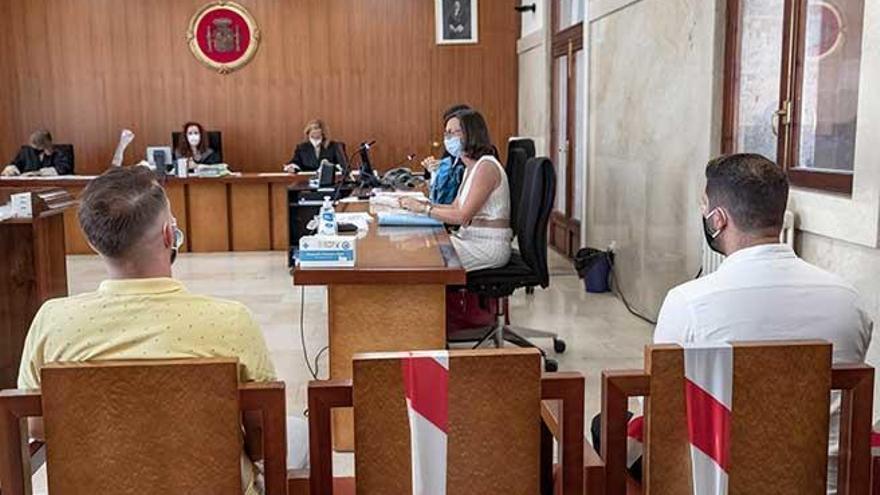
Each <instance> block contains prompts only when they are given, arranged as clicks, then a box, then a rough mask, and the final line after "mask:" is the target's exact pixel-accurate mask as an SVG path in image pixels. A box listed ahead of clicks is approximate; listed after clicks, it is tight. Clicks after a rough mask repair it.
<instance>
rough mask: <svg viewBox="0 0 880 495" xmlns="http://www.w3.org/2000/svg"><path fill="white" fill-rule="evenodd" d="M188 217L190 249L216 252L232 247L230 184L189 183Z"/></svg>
mask: <svg viewBox="0 0 880 495" xmlns="http://www.w3.org/2000/svg"><path fill="white" fill-rule="evenodd" d="M186 187H187V189H188V190H189V195H188V197H189V203H188V204H187V208H186V218H187V222H188V225H189V232H190V243H189V249H190V251H193V252H196V253H205V252H208V253H212V252H217V251H228V250H229V214H228V210H227V208H228V207H229V203H228V201H227V199H228V198H227V192H226V184H223V183H196V184H188V185H187V186H186Z"/></svg>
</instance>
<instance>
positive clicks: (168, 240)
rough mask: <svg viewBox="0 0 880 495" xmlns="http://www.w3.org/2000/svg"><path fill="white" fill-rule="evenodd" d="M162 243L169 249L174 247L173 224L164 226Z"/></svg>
mask: <svg viewBox="0 0 880 495" xmlns="http://www.w3.org/2000/svg"><path fill="white" fill-rule="evenodd" d="M162 243H163V244H164V245H165V247H166V248H168V249H171V247H172V246H174V228H173V227H172V226H171V222H165V224H164V225H162Z"/></svg>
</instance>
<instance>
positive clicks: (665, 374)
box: [602, 341, 873, 495]
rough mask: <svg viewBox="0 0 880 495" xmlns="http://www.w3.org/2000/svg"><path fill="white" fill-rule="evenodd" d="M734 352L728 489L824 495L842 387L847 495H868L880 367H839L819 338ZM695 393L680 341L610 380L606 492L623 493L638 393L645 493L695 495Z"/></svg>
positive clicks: (842, 475)
mask: <svg viewBox="0 0 880 495" xmlns="http://www.w3.org/2000/svg"><path fill="white" fill-rule="evenodd" d="M730 356H731V357H732V367H731V368H732V375H731V378H730V379H731V382H730V383H731V384H732V386H731V390H732V397H731V403H730V408H729V412H728V413H726V414H725V416H726V417H727V418H728V419H729V425H730V426H729V430H728V431H729V439H728V441H727V442H725V443H726V445H728V446H729V447H728V448H727V449H725V454H726V458H725V461H724V463H725V464H726V475H727V480H728V481H727V483H728V493H730V494H750V493H775V494H792V495H794V494H799V495H803V494H816V495H819V494H824V493H825V490H826V478H827V474H826V473H827V464H828V429H829V416H830V395H831V390H832V389H840V390H843V410H842V414H841V444H840V456H839V459H840V470H839V471H840V472H839V487H840V489H841V491H839V493H841V494H844V493H867V491H866V490H867V487H868V483H869V481H870V469H869V465H870V457H869V456H870V449H869V447H868V444H867V442H868V441H869V438H870V435H869V432H870V428H871V415H872V395H873V369H872V368H870V367H867V366H864V365H855V366H840V367H834V368H832V364H831V344H829V343H827V342H821V341H800V342H792V341H789V342H738V343H733V344H731V347H730ZM686 384H687V386H686ZM693 387H694V384H693V382H690V383H688V382H687V379H686V377H685V351H684V349H683V348H682V347H680V346H677V345H656V346H648V347H647V348H646V350H645V369H644V371H643V372H640V373H639V372H606V373H605V374H604V376H603V423H604V424H603V432H602V434H603V439H602V450H603V452H602V454H603V458H604V459H605V462H606V469H607V471H606V483H607V485H606V493H608V494H611V493H624V488H623V487H624V485H625V462H626V461H625V459H626V440H625V438H624V436H625V431H626V419H625V416H624V414H625V411H626V398H627V397H630V396H645V397H646V400H645V435H644V454H643V464H642V466H643V490H644V493H647V494H651V493H655V494H661V493H662V494H679V493H681V494H685V493H693V491H694V487H693V475H692V467H693V466H692V460H691V448H690V441H689V437H688V435H689V433H688V421H687V412H686V407H687V406H686V394H687V393H688V392H686V389H688V390H690V391H691V392H690V393H692V394H702V393H703V392H702V389H700V390H698V391H696V392H693V390H694V388H693ZM694 407H696V406H694ZM725 410H727V409H726V408H725ZM707 458H708V457H707Z"/></svg>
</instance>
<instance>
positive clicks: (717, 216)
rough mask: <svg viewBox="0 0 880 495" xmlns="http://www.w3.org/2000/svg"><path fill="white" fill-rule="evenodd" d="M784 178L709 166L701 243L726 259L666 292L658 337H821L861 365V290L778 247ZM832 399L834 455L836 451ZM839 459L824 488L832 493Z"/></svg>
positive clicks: (864, 327) (733, 165) (763, 164)
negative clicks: (827, 485) (697, 277)
mask: <svg viewBox="0 0 880 495" xmlns="http://www.w3.org/2000/svg"><path fill="white" fill-rule="evenodd" d="M787 203H788V180H787V178H786V176H785V174H784V172H783V171H782V169H781V168H780V167H779V166H777V165H776V164H775V163H773V162H772V161H770V160H768V159H767V158H764V157H763V156H760V155H750V154H741V155H729V156H723V157H720V158H717V159H715V160H713V161H711V162H709V165H708V166H707V167H706V192H705V196H704V198H703V205H704V207H703V208H704V210H703V226H704V231H705V235H706V240H707V241H708V243H709V246H710V247H711V248H712V249H714V250H715V251H717V252H719V253H721V254H724V255H725V256H727V259H725V261H724V262H723V263H722V264H721V266H720V267H719V268H718V270H717V271H716V272H715V273H712V274H710V275H707V276H705V277H703V278H700V279H697V280H693V281H691V282H687V283H685V284H682V285H680V286H678V287H675V288H674V289H672V290H671V291H669V294H668V295H667V296H666V300H665V301H664V302H663V307H662V308H661V309H660V316H659V318H658V321H657V327H656V329H655V330H654V342H655V343H679V344H683V343H715V342H717V343H724V342H728V341H743V340H802V339H822V340H827V341H829V342H831V343H832V344H833V361H834V362H835V363H861V362H864V360H865V353H866V352H867V350H868V345H869V344H870V342H871V330H872V322H871V320H870V318H869V317H868V316H867V315H866V313H865V312H864V311H863V310H862V309H861V308H860V305H859V294H858V292H856V290H855V289H854V288H853V287H852V286H851V285H850V284H848V283H847V282H845V281H844V280H843V279H841V278H840V277H838V276H836V275H834V274H831V273H828V272H826V271H824V270H822V269H820V268H817V267H815V266H813V265H810V264H809V263H807V262H805V261H803V260H801V259H800V258H798V257H797V255H796V254H795V253H794V251H792V249H791V248H790V247H789V246H787V245H785V244H780V243H779V234H780V231H781V229H782V222H783V216H784V214H785V209H786V205H787ZM838 407H839V402H838V400H837V399H835V400H834V405H833V413H834V418H833V419H832V426H833V428H832V432H831V453H832V455H836V451H837V421H836V416H837V409H838ZM835 461H836V459H832V461H831V462H830V463H829V464H830V469H829V480H828V481H829V493H836V489H835V487H836V481H837V480H836V467H837V466H836V462H835Z"/></svg>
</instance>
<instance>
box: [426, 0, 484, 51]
mask: <svg viewBox="0 0 880 495" xmlns="http://www.w3.org/2000/svg"><path fill="white" fill-rule="evenodd" d="M434 2H435V4H434V17H435V24H436V26H437V44H438V45H459V44H467V43H476V42H477V40H478V38H477V34H478V33H477V32H478V31H479V23H478V22H477V11H478V10H479V9H478V8H477V0H434Z"/></svg>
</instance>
